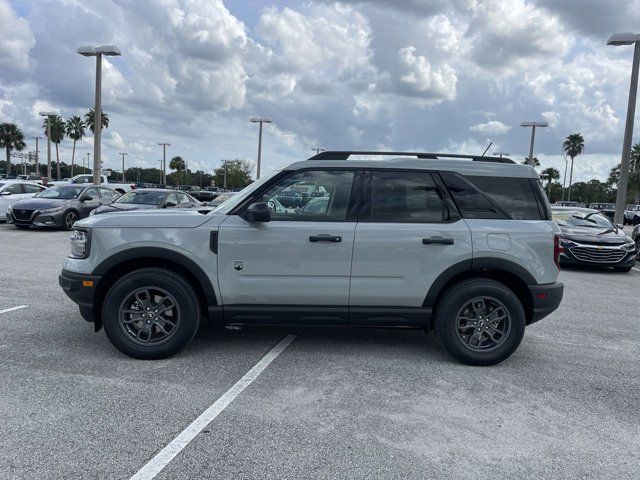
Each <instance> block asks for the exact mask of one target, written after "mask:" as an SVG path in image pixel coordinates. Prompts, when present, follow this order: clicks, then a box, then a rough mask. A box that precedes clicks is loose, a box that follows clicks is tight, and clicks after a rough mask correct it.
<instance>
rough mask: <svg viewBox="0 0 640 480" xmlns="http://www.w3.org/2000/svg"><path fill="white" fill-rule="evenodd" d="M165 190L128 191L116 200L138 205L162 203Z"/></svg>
mask: <svg viewBox="0 0 640 480" xmlns="http://www.w3.org/2000/svg"><path fill="white" fill-rule="evenodd" d="M164 196H165V192H136V191H133V192H128V193H125V194H124V195H122V196H121V197H120V198H119V199H117V200H116V203H133V204H136V205H160V204H161V203H162V200H163V198H164Z"/></svg>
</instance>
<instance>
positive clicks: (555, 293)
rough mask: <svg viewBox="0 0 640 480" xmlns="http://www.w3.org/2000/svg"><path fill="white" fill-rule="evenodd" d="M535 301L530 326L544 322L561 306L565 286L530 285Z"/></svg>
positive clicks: (552, 284) (559, 284)
mask: <svg viewBox="0 0 640 480" xmlns="http://www.w3.org/2000/svg"><path fill="white" fill-rule="evenodd" d="M528 287H529V292H530V293H531V299H532V301H533V315H532V316H531V321H530V322H529V324H532V323H535V322H537V321H538V320H542V319H543V318H544V317H546V316H547V315H549V314H550V313H551V312H553V311H554V310H556V309H557V308H558V307H559V306H560V302H561V301H562V295H563V293H564V285H563V284H562V283H548V284H546V285H528Z"/></svg>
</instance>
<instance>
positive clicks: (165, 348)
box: [102, 269, 200, 359]
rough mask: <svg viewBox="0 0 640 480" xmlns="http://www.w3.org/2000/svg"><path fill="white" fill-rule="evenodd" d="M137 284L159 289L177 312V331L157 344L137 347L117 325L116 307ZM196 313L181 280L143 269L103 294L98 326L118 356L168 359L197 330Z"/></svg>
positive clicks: (192, 297) (191, 296) (195, 303)
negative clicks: (166, 294)
mask: <svg viewBox="0 0 640 480" xmlns="http://www.w3.org/2000/svg"><path fill="white" fill-rule="evenodd" d="M141 285H145V286H152V287H153V286H156V287H160V288H162V289H164V290H166V291H167V292H169V293H171V294H172V295H173V296H174V298H175V299H176V302H177V304H178V307H179V309H180V323H179V325H178V327H177V328H178V330H177V331H176V332H175V333H174V334H173V335H172V336H171V337H170V338H169V339H168V340H167V341H166V342H164V343H161V344H159V345H149V346H144V345H138V344H136V343H134V342H132V341H131V340H129V339H128V337H127V336H126V334H125V333H124V332H123V331H122V329H121V328H120V325H119V308H120V305H121V304H122V302H123V300H124V299H125V298H126V297H127V296H129V295H130V294H131V293H132V292H133V291H134V290H137V289H139V288H140V286H141ZM199 323H200V311H199V306H198V301H197V297H196V296H195V293H194V291H193V289H192V288H191V286H190V285H189V284H188V283H187V281H186V280H184V279H183V278H182V277H179V276H177V275H175V274H174V273H172V272H170V271H168V270H166V271H163V270H157V269H143V270H138V271H135V272H132V273H129V274H127V275H125V276H124V277H123V278H121V279H120V280H118V281H117V282H116V283H115V284H114V285H113V286H112V287H111V289H109V292H108V293H107V295H106V297H105V299H104V303H103V306H102V326H103V327H104V330H105V332H106V334H107V337H108V338H109V340H110V341H111V343H113V345H114V346H115V347H116V348H117V349H118V350H120V351H121V352H122V353H124V354H126V355H128V356H130V357H134V358H139V359H159V358H166V357H169V356H171V355H173V354H175V353H177V352H178V351H180V350H181V349H182V348H184V347H185V346H186V345H187V344H188V343H189V342H190V341H191V339H192V338H193V337H194V336H195V334H196V332H197V331H198V326H199Z"/></svg>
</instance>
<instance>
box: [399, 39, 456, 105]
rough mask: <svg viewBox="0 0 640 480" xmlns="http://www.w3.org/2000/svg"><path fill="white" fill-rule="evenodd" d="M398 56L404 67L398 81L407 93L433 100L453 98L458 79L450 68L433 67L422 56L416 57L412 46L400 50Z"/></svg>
mask: <svg viewBox="0 0 640 480" xmlns="http://www.w3.org/2000/svg"><path fill="white" fill-rule="evenodd" d="M398 55H399V57H400V62H401V64H402V65H403V67H404V70H403V73H402V75H401V76H400V81H401V82H402V83H403V84H404V85H405V86H406V88H407V91H410V92H412V93H415V94H417V95H419V96H422V97H424V98H428V99H434V100H453V99H454V98H455V96H456V83H457V81H458V78H457V76H456V74H455V72H454V70H453V69H452V68H451V67H449V66H448V65H446V64H444V65H441V66H440V67H433V66H432V65H431V63H430V62H429V60H427V58H426V57H425V56H424V55H416V47H413V46H409V47H405V48H401V49H400V50H399V51H398Z"/></svg>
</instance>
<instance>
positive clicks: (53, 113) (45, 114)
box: [40, 112, 58, 183]
mask: <svg viewBox="0 0 640 480" xmlns="http://www.w3.org/2000/svg"><path fill="white" fill-rule="evenodd" d="M56 115H58V114H57V113H56V112H40V116H42V117H46V118H47V183H49V181H51V117H55V116H56Z"/></svg>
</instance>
